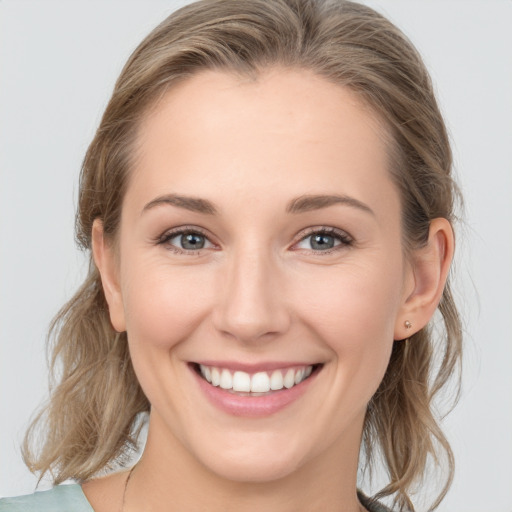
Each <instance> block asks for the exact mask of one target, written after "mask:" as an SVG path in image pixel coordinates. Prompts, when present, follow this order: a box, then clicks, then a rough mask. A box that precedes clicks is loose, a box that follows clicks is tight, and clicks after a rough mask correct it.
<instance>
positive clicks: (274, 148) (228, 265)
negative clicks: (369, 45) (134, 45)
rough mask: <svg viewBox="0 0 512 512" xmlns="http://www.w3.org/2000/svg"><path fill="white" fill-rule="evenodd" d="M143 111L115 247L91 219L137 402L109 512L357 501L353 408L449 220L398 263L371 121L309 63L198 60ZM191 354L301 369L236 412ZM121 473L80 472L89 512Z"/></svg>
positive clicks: (99, 509)
mask: <svg viewBox="0 0 512 512" xmlns="http://www.w3.org/2000/svg"><path fill="white" fill-rule="evenodd" d="M156 107H157V108H154V109H152V110H151V112H149V113H148V115H147V116H146V118H145V119H144V120H143V121H142V123H141V127H140V133H139V145H138V148H139V149H138V150H139V154H138V159H137V165H136V168H135V169H134V171H133V175H132V176H131V180H130V184H129V187H128V190H127V193H126V197H125V199H124V203H123V211H122V219H121V228H120V233H119V239H118V245H117V247H116V248H113V246H112V244H111V243H109V241H108V240H106V239H105V238H104V237H103V230H102V226H101V222H100V221H96V222H95V225H94V230H93V252H94V257H95V261H96V264H97V265H98V268H99V269H100V272H101V275H102V281H103V286H104V289H105V294H106V297H107V301H108V303H109V310H110V315H111V320H112V323H113V325H114V327H115V328H116V329H117V330H118V331H125V330H126V331H127V332H128V338H129V344H130V352H131V355H132V360H133V363H134V368H135V371H136V373H137V377H138V379H139V381H140V383H141V386H142V388H143V389H144V392H145V393H146V396H147V397H148V399H149V400H150V402H151V404H152V409H151V414H150V423H149V437H148V442H147V445H146V448H145V451H144V454H143V456H142V458H141V460H140V462H139V463H138V465H137V467H136V468H135V470H134V472H133V474H132V476H131V479H130V482H129V486H128V487H127V490H126V495H125V504H124V509H123V512H136V511H142V510H144V512H148V511H151V512H164V511H165V512H170V511H180V512H181V511H190V512H195V511H198V512H199V511H203V510H208V511H211V512H217V511H219V512H220V511H222V512H226V511H235V510H236V511H237V512H253V511H254V512H255V511H258V512H259V511H261V510H271V511H273V512H292V511H293V512H297V511H304V512H306V511H307V512H310V511H316V510H318V511H323V512H339V511H346V512H359V511H361V510H364V509H363V508H362V506H361V504H360V503H359V502H358V500H357V496H356V486H357V482H356V477H357V466H358V455H359V446H360V441H361V435H362V428H363V421H364V415H365V410H366V405H367V403H368V401H369V400H370V398H371V397H372V395H373V394H374V392H375V390H376V389H377V387H378V385H379V383H380V381H381V379H382V377H383V375H384V372H385V370H386V367H387V363H388V360H389V356H390V352H391V348H392V344H393V340H401V339H404V338H406V337H408V336H410V335H411V334H412V333H413V332H415V331H417V330H419V329H421V328H422V327H423V326H424V325H426V323H427V322H428V320H429V319H430V318H431V316H432V315H433V313H434V311H435V309H436V307H437V304H438V302H439V299H440V296H441V293H442V290H443V286H444V283H445V280H446V275H447V272H448V269H449V264H450V261H451V257H452V254H453V234H452V231H451V228H450V225H449V223H448V222H447V221H446V220H445V219H436V220H434V221H433V222H432V224H431V229H430V238H429V243H428V244H427V245H426V247H424V248H422V249H421V250H417V251H416V252H415V253H414V254H413V256H412V257H411V258H408V259H406V258H405V256H404V251H403V249H402V245H401V239H402V233H401V219H400V215H401V212H400V200H399V196H398V191H397V190H396V187H395V185H394V183H393V181H392V180H391V177H390V174H389V169H388V167H389V159H388V152H387V145H386V136H385V134H386V130H385V128H384V127H383V126H382V124H381V123H380V122H379V121H378V119H377V118H376V117H375V116H373V115H372V113H371V112H370V111H369V110H368V109H367V108H364V107H363V106H362V105H361V104H360V103H359V102H358V100H357V99H356V97H355V96H354V95H353V94H352V93H351V92H350V91H347V90H345V89H343V88H340V87H339V86H336V85H333V84H330V83H328V82H326V81H325V80H323V79H322V78H319V77H316V76H315V75H313V74H311V73H309V72H306V71H291V70H282V69H272V70H267V71H266V72H264V73H262V74H261V76H260V77H259V78H258V80H256V81H241V80H240V79H239V78H235V77H234V76H232V75H229V74H226V73H221V72H204V73H200V74H198V75H196V76H194V77H193V78H191V79H190V80H188V81H187V82H185V83H182V84H180V85H179V86H177V87H176V88H175V89H173V90H171V91H170V92H169V93H168V94H167V95H166V96H165V97H164V98H163V99H162V100H161V102H160V103H159V104H158V105H157V106H156ZM313 196H314V197H313ZM333 198H334V199H333ZM187 237H189V238H187ZM190 237H192V238H190ZM189 240H192V242H193V244H195V245H194V246H193V247H191V246H190V243H191V242H189ZM187 244H188V245H187ZM406 321H409V322H411V323H412V325H413V328H412V329H407V328H406V326H405V322H406ZM199 364H202V365H203V367H204V366H211V367H212V368H213V367H219V368H221V369H222V366H223V365H224V366H226V367H227V366H229V367H230V368H231V367H234V368H235V369H237V368H238V367H237V365H239V366H240V371H242V370H243V369H244V368H245V369H247V368H248V367H251V368H253V367H254V368H258V370H266V368H267V366H268V368H269V372H268V373H269V374H270V368H271V367H272V364H275V365H277V366H279V365H281V366H282V367H283V368H287V367H288V366H290V365H292V366H294V367H296V366H300V365H303V366H304V367H305V368H307V367H308V366H312V367H314V368H315V370H314V373H313V374H312V375H311V378H310V380H309V382H308V381H307V380H305V381H304V382H303V383H302V382H301V383H300V385H301V386H303V387H302V389H304V391H303V392H302V393H301V394H297V398H294V399H293V401H291V402H290V403H287V404H286V405H284V406H282V407H281V406H279V407H278V408H277V409H276V410H272V413H269V414H260V413H258V414H259V416H257V417H252V416H251V415H250V414H249V415H248V414H246V412H244V413H240V414H238V413H234V412H233V411H234V409H233V408H232V405H230V402H229V397H230V395H228V394H226V393H228V391H226V392H225V393H224V392H223V391H219V389H220V388H217V389H216V390H213V391H214V394H215V393H216V394H215V396H217V397H220V398H219V400H218V401H217V402H215V400H214V401H212V400H211V399H210V394H209V391H208V390H209V389H210V388H209V387H208V386H210V384H208V382H207V381H206V377H205V376H204V374H203V376H201V375H199V373H200V371H199V370H200V369H201V367H200V366H199ZM251 365H252V366H251ZM272 368H274V367H272ZM201 371H203V370H201ZM205 389H206V390H207V391H206V393H205V392H204V390H205ZM282 392H283V391H282V390H281V391H274V392H273V393H282ZM269 393H272V392H269ZM281 396H283V395H281ZM294 396H295V395H294ZM226 397H227V398H226ZM252 399H253V398H251V396H247V397H246V396H245V395H244V398H243V400H242V401H245V400H252ZM219 403H221V406H219ZM225 403H227V404H228V405H226V407H224V405H225ZM244 403H245V402H244ZM222 404H224V405H222ZM240 410H243V411H246V409H240ZM237 411H238V409H237ZM126 478H127V475H126V473H120V474H117V475H113V476H110V477H106V478H103V479H97V480H92V481H90V482H87V483H85V484H84V485H83V490H84V493H85V495H86V497H87V498H88V499H89V501H90V503H91V504H92V506H93V508H94V510H95V511H96V512H107V511H109V512H111V511H112V510H120V507H121V504H122V500H123V494H124V485H125V482H126Z"/></svg>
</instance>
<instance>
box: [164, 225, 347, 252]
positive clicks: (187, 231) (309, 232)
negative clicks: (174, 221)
mask: <svg viewBox="0 0 512 512" xmlns="http://www.w3.org/2000/svg"><path fill="white" fill-rule="evenodd" d="M180 235H200V236H202V237H204V238H205V239H206V240H207V241H208V242H209V243H210V244H212V245H214V244H213V242H211V241H210V240H209V238H208V235H207V234H206V233H205V232H204V231H203V230H202V229H200V228H198V227H195V226H183V227H181V228H177V229H175V230H172V231H167V232H165V233H164V234H163V235H162V236H160V237H159V238H158V239H157V241H156V243H157V245H167V247H166V248H167V249H168V250H170V251H172V252H174V253H177V254H186V255H196V254H199V253H200V251H201V250H202V249H196V250H193V249H181V248H179V247H176V246H175V245H172V244H170V243H169V241H170V240H172V239H173V238H176V237H178V236H180ZM313 235H327V236H332V237H333V238H335V239H336V240H338V241H339V242H340V243H339V244H337V245H334V246H333V247H332V248H330V249H327V250H314V249H294V250H297V251H300V250H307V251H313V252H314V253H315V254H318V255H320V254H321V255H326V254H331V253H333V252H335V251H339V250H341V249H344V248H346V247H350V246H351V245H353V243H354V239H353V238H352V237H351V236H350V235H348V234H347V233H346V232H345V231H342V230H340V229H336V228H333V227H326V226H322V227H311V228H307V229H306V231H305V232H304V233H302V235H301V238H300V239H299V240H298V241H297V242H295V243H294V244H293V245H294V246H296V245H297V244H299V243H300V242H303V241H304V240H306V239H307V238H309V237H311V236H313Z"/></svg>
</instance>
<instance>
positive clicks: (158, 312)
mask: <svg viewBox="0 0 512 512" xmlns="http://www.w3.org/2000/svg"><path fill="white" fill-rule="evenodd" d="M127 275H128V276H129V279H126V280H125V283H126V286H125V287H124V289H123V298H124V306H125V315H126V319H127V321H126V328H127V331H128V335H129V337H130V339H131V341H132V342H133V343H144V345H145V346H146V347H147V348H149V347H153V348H155V349H159V350H160V349H161V350H168V349H169V348H171V347H172V346H174V345H176V344H178V343H179V342H180V341H182V340H184V339H186V337H187V336H188V335H189V334H190V333H191V332H192V331H193V330H194V328H195V327H196V326H197V324H198V322H200V320H201V318H202V316H203V315H204V310H205V306H204V304H205V302H206V301H207V290H208V288H209V285H208V276H207V275H205V273H204V272H202V273H201V272H198V271H197V268H196V269H194V268H193V267H190V268H189V269H183V268H181V269H179V270H177V269H176V268H175V267H172V266H166V265H165V264H164V265H162V264H161V263H158V264H156V263H153V262H151V261H149V262H147V263H145V264H142V265H137V266H133V268H127Z"/></svg>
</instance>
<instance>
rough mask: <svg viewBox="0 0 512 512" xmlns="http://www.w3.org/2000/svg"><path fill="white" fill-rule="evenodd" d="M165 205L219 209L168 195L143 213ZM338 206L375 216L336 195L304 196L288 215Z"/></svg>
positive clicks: (208, 210)
mask: <svg viewBox="0 0 512 512" xmlns="http://www.w3.org/2000/svg"><path fill="white" fill-rule="evenodd" d="M163 204H168V205H171V206H177V207H178V208H184V209H185V210H190V211H192V212H196V213H202V214H206V215H216V214H217V208H216V207H215V206H214V204H213V203H212V202H211V201H208V200H207V199H201V198H199V197H190V196H182V195H179V194H166V195H163V196H159V197H157V198H155V199H153V200H152V201H150V202H149V203H147V204H146V205H145V206H144V208H143V209H142V213H144V212H146V211H147V210H150V209H152V208H154V207H155V206H160V205H163ZM336 204H342V205H346V206H351V207H353V208H357V209H359V210H361V211H364V212H366V213H370V214H372V215H375V213H374V212H373V210H372V209H371V208H370V207H369V206H368V205H366V204H365V203H363V202H361V201H359V200H358V199H356V198H354V197H350V196H345V195H341V196H340V195H335V194H329V195H325V194H318V195H303V196H300V197H296V198H295V199H292V200H291V201H290V202H289V203H288V204H287V206H286V213H293V214H296V213H303V212H309V211H312V210H320V209H322V208H327V207H329V206H333V205H336Z"/></svg>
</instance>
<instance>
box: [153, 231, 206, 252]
mask: <svg viewBox="0 0 512 512" xmlns="http://www.w3.org/2000/svg"><path fill="white" fill-rule="evenodd" d="M158 243H159V244H162V245H166V246H168V247H169V248H170V249H172V250H174V251H175V252H178V253H190V252H192V253H195V252H197V251H199V250H201V249H209V248H212V247H214V245H213V244H212V243H211V242H210V240H208V238H207V236H206V235H204V234H203V233H201V232H199V231H197V230H192V229H180V230H173V231H170V232H167V233H165V234H164V235H163V236H162V237H161V238H160V239H159V240H158Z"/></svg>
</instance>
